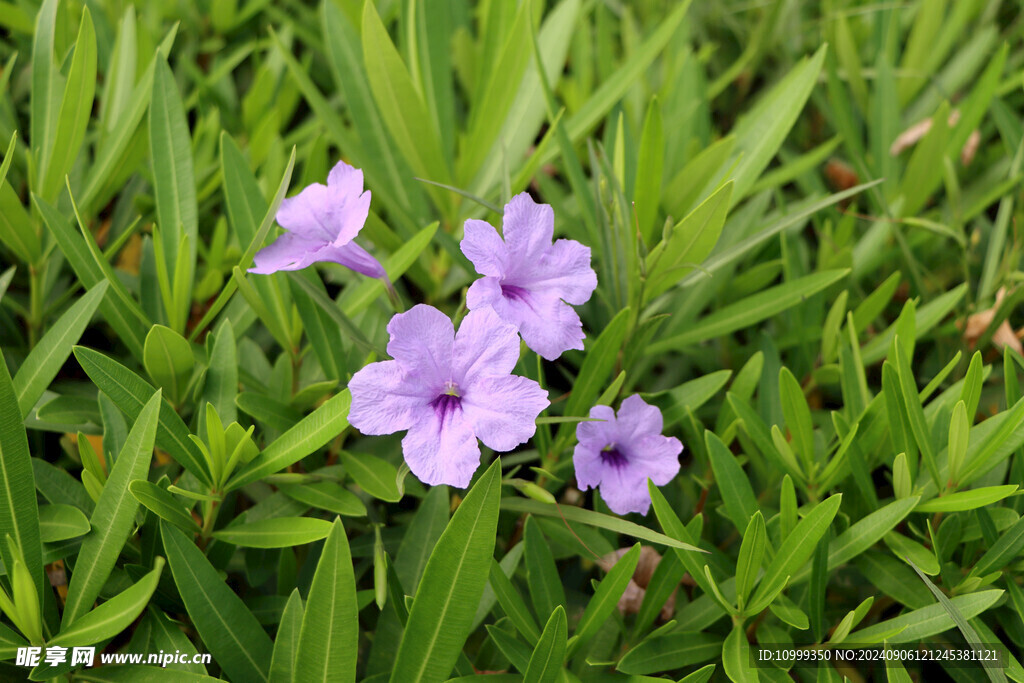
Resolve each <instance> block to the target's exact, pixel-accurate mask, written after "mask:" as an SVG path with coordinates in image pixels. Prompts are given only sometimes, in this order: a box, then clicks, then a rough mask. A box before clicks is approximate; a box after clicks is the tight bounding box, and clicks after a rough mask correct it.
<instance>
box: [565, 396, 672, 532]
mask: <svg viewBox="0 0 1024 683" xmlns="http://www.w3.org/2000/svg"><path fill="white" fill-rule="evenodd" d="M590 417H592V418H597V419H600V420H605V421H604V422H580V423H579V425H577V427H576V438H577V439H578V440H579V443H578V444H576V450H575V451H574V452H573V455H572V462H573V465H575V466H576V482H577V484H579V487H580V488H581V489H583V490H584V491H585V490H587V489H588V488H597V487H598V486H600V487H601V497H602V498H604V501H605V502H606V503H608V507H609V508H611V509H612V511H613V512H615V513H616V514H620V515H624V514H626V513H628V512H639V513H640V514H643V515H646V514H647V510H648V509H650V507H651V494H650V493H649V492H648V490H647V480H648V479H650V480H651V481H653V482H654V483H655V484H656V485H657V486H664V485H665V484H667V483H669V482H670V481H672V478H673V477H674V476H676V474H678V473H679V458H678V456H679V454H680V453H681V452H682V451H683V445H682V444H681V443H679V439H677V438H675V437H674V436H672V437H670V436H662V435H661V428H662V424H663V423H662V419H661V411H660V410H658V409H657V408H656V407H654V406H652V405H648V404H647V403H645V402H644V400H643V399H642V398H640V397H639V396H638V395H636V394H634V395H632V396H630V397H629V398H627V399H626V400H625V401H623V402H622V406H621V407H620V408H619V413H618V416H616V414H615V411H613V410H612V409H611V408H609V407H608V406H594V407H593V408H591V409H590Z"/></svg>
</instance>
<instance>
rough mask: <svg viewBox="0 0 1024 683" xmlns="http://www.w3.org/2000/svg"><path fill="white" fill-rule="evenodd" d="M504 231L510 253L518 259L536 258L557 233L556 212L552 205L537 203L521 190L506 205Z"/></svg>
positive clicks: (528, 260)
mask: <svg viewBox="0 0 1024 683" xmlns="http://www.w3.org/2000/svg"><path fill="white" fill-rule="evenodd" d="M501 231H502V234H503V235H504V237H505V244H507V245H508V253H509V255H510V257H511V258H512V259H515V260H516V261H517V262H530V261H537V260H539V259H540V258H541V257H542V256H543V255H544V251H545V250H546V249H548V248H549V247H550V246H551V239H552V238H553V236H554V233H555V212H554V209H552V208H551V206H550V205H549V204H537V203H536V202H534V201H533V198H532V197H530V195H529V194H528V193H526V192H520V193H519V194H517V195H516V196H515V197H513V198H512V199H511V200H510V201H509V203H508V204H506V205H505V214H504V217H503V218H502V223H501Z"/></svg>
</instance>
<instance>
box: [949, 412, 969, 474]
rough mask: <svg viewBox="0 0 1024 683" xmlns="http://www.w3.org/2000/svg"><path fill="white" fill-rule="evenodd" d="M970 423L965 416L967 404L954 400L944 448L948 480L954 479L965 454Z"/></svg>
mask: <svg viewBox="0 0 1024 683" xmlns="http://www.w3.org/2000/svg"><path fill="white" fill-rule="evenodd" d="M970 431H971V424H970V421H969V420H968V418H967V404H966V403H964V402H963V401H962V400H960V401H957V402H956V406H954V408H953V415H952V416H951V417H950V418H949V441H948V447H947V449H946V463H947V465H948V467H949V480H950V481H954V482H955V481H956V480H957V474H958V473H959V471H960V466H961V465H962V464H963V462H964V458H965V457H966V456H967V442H968V438H969V436H970Z"/></svg>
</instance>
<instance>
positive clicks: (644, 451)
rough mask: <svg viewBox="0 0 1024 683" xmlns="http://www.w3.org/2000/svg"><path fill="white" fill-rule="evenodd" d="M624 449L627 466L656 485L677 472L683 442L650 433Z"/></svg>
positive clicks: (668, 480) (667, 481)
mask: <svg viewBox="0 0 1024 683" xmlns="http://www.w3.org/2000/svg"><path fill="white" fill-rule="evenodd" d="M619 413H620V414H621V413H622V411H621V410H620V411H619ZM626 451H627V455H626V457H627V459H628V462H629V464H628V465H627V467H628V468H629V469H631V470H633V471H634V472H636V473H637V474H638V476H640V477H641V478H643V479H648V478H649V479H650V480H651V481H653V482H654V484H655V485H656V486H664V485H665V484H667V483H669V482H670V481H672V479H673V478H674V477H675V476H676V475H677V474H679V454H680V453H682V452H683V444H682V443H681V442H680V441H679V439H677V438H675V437H674V436H662V435H661V434H650V435H648V436H645V437H642V438H640V439H639V440H638V441H634V442H633V443H630V444H629V445H628V446H627V448H626Z"/></svg>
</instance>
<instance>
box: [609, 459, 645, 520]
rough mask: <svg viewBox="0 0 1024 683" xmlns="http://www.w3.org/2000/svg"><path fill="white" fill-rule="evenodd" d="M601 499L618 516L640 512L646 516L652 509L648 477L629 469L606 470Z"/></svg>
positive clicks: (610, 468) (611, 468) (612, 468)
mask: <svg viewBox="0 0 1024 683" xmlns="http://www.w3.org/2000/svg"><path fill="white" fill-rule="evenodd" d="M601 498H603V499H604V502H605V503H607V504H608V508H609V509H610V510H611V511H612V512H614V513H615V514H617V515H627V514H629V513H630V512H639V513H640V514H641V515H646V514H647V512H648V510H650V509H651V493H650V491H648V490H647V477H644V476H640V475H639V474H638V473H637V472H636V471H634V470H632V469H631V468H629V467H622V468H614V467H609V468H607V469H606V470H605V475H604V478H603V479H602V480H601Z"/></svg>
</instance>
